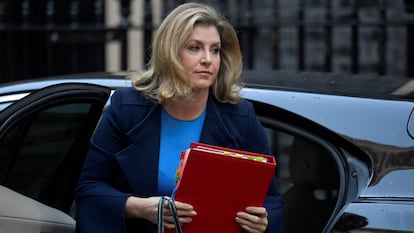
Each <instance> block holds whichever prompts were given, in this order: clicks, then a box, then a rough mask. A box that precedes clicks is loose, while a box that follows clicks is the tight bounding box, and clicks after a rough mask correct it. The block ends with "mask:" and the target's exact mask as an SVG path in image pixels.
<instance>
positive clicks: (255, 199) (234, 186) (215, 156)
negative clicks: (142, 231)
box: [165, 143, 276, 233]
mask: <svg viewBox="0 0 414 233" xmlns="http://www.w3.org/2000/svg"><path fill="white" fill-rule="evenodd" d="M181 166H182V167H181V171H178V173H179V176H180V177H179V180H178V183H177V187H176V191H175V195H174V196H175V197H174V198H175V200H176V201H181V202H185V203H189V204H191V205H193V206H194V209H195V211H196V212H197V216H195V217H193V218H192V220H193V221H192V222H191V223H189V224H184V225H183V226H182V229H183V232H184V233H221V232H225V233H236V232H237V233H241V232H243V231H242V229H241V228H240V227H239V225H238V224H237V223H236V222H235V217H236V213H237V212H238V211H243V210H245V208H246V207H247V206H263V203H264V200H265V198H266V195H267V192H268V188H269V185H270V182H271V180H272V177H273V175H274V171H275V168H276V160H275V158H274V157H273V156H270V155H263V154H257V153H251V152H247V151H240V150H234V149H228V148H223V147H218V146H211V145H207V144H201V143H192V144H191V146H190V149H189V150H187V151H185V152H183V154H182V164H181ZM165 232H170V233H171V232H174V230H172V231H171V230H165Z"/></svg>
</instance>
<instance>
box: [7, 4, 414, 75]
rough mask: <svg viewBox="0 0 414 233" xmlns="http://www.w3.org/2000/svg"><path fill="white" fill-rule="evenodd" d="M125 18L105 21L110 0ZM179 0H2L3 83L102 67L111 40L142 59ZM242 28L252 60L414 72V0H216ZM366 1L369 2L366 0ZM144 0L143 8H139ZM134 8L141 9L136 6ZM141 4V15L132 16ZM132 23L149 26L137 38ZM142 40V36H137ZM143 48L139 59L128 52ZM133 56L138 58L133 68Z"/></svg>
mask: <svg viewBox="0 0 414 233" xmlns="http://www.w3.org/2000/svg"><path fill="white" fill-rule="evenodd" d="M111 1H112V3H111V4H117V6H118V7H119V10H118V11H117V14H118V16H119V18H120V20H119V23H117V25H115V26H114V25H111V26H108V25H107V24H106V23H105V21H106V20H105V17H107V16H108V11H109V10H111V9H108V5H109V3H110V2H111ZM182 2H185V1H174V0H164V1H162V0H158V1H154V0H152V1H151V0H141V1H139V0H39V1H37V2H36V3H34V2H33V1H30V0H0V82H7V81H14V80H20V79H28V78H38V77H43V76H50V75H59V74H68V73H79V72H92V71H104V70H107V69H108V68H107V67H108V64H107V63H108V61H107V59H106V58H107V57H108V56H113V55H112V54H110V53H108V52H107V51H108V49H107V44H108V43H110V42H113V41H116V42H117V43H118V44H119V47H120V49H119V64H120V65H119V66H118V68H117V69H119V70H130V69H136V67H138V68H143V67H145V64H146V62H147V61H148V59H149V55H150V54H149V49H148V48H149V45H150V41H151V36H152V32H153V30H156V27H157V25H156V22H159V19H158V20H157V19H156V17H155V15H153V12H154V10H159V11H161V18H162V17H164V16H165V14H166V13H167V12H169V11H170V10H171V9H172V8H174V7H175V6H176V5H178V4H180V3H182ZM205 2H208V3H210V4H212V5H214V6H216V7H217V8H220V10H221V11H222V12H223V13H224V14H225V16H226V17H227V18H228V19H229V20H230V22H231V23H232V24H233V25H234V26H235V28H236V29H237V31H238V35H239V39H240V42H241V48H242V51H243V55H244V57H243V59H244V62H245V69H250V70H255V69H258V70H266V69H273V70H275V69H276V70H294V71H296V70H298V71H304V70H306V71H327V72H339V73H375V74H378V75H390V76H407V77H414V49H413V48H414V1H410V0H388V1H387V0H365V1H357V0H255V1H253V0H239V1H235V0H221V1H219V0H210V1H205ZM362 2H363V4H362ZM137 3H139V4H140V6H141V7H139V9H140V10H143V12H141V13H140V12H136V11H135V12H133V11H132V10H131V9H132V7H131V6H132V5H133V4H137ZM134 9H137V8H134ZM138 13H140V15H141V17H142V18H141V20H140V22H139V23H135V22H132V21H131V16H132V15H136V14H138ZM131 32H142V38H141V40H140V41H139V42H137V41H131V39H129V37H128V35H129V34H130V33H131ZM138 43H140V44H138ZM136 46H138V47H141V48H142V50H141V51H142V52H141V53H140V54H141V56H142V59H141V61H140V64H135V63H134V62H135V61H133V59H134V58H131V55H130V51H131V49H132V48H133V47H136ZM132 64H134V65H135V66H136V67H134V66H133V65H132Z"/></svg>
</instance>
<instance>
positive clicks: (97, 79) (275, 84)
mask: <svg viewBox="0 0 414 233" xmlns="http://www.w3.org/2000/svg"><path fill="white" fill-rule="evenodd" d="M130 74H131V72H94V73H81V74H69V75H60V76H52V77H47V78H40V79H32V80H21V81H17V82H9V83H4V84H1V85H0V96H1V95H4V94H10V93H19V92H27V91H29V92H30V91H32V90H36V89H39V88H42V87H45V86H49V85H53V84H57V83H62V82H84V83H95V84H100V85H105V86H108V87H112V88H117V87H123V86H130V85H131V84H130V80H129V79H127V77H128V76H129V75H130ZM241 80H242V82H243V83H244V84H245V86H246V87H251V88H259V89H277V90H286V91H297V92H309V93H320V94H329V95H341V96H354V97H365V98H373V99H402V100H414V79H410V78H404V77H400V76H395V77H394V76H380V75H376V74H345V73H324V72H308V71H307V72H296V71H279V70H262V71H253V70H245V71H243V72H242V75H241ZM29 83H30V85H28V84H29Z"/></svg>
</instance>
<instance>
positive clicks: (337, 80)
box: [242, 70, 414, 100]
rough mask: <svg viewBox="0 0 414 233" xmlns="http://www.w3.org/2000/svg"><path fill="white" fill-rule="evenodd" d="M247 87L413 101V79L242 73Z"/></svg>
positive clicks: (317, 74)
mask: <svg viewBox="0 0 414 233" xmlns="http://www.w3.org/2000/svg"><path fill="white" fill-rule="evenodd" d="M242 80H243V82H245V83H246V85H247V86H248V87H256V88H264V89H278V90H289V91H299V92H310V93H320V94H331V95H341V96H354V97H365V98H373V99H404V100H413V99H414V79H410V78H404V77H400V76H380V75H377V74H345V73H324V72H295V71H278V70H268V71H267V70H262V71H244V72H243V74H242Z"/></svg>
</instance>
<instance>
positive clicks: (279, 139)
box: [264, 121, 340, 232]
mask: <svg viewBox="0 0 414 233" xmlns="http://www.w3.org/2000/svg"><path fill="white" fill-rule="evenodd" d="M271 122H272V121H266V122H265V123H264V126H265V131H266V134H267V136H268V139H269V145H270V147H271V150H272V154H274V155H275V157H276V159H277V169H276V176H277V177H278V181H279V188H280V192H281V194H282V196H283V200H284V203H285V204H284V221H285V222H284V229H285V232H322V230H323V229H324V227H325V226H326V225H327V223H328V221H329V219H330V217H331V215H332V214H333V213H334V210H335V206H336V204H337V201H338V193H339V188H340V178H339V169H338V166H337V164H336V162H335V160H334V159H333V158H332V155H331V154H330V152H328V151H327V150H326V149H325V148H323V147H322V146H321V145H319V144H318V143H317V142H314V141H311V140H309V139H307V138H306V137H304V136H303V135H296V134H294V133H293V132H289V131H286V130H281V129H279V128H278V127H277V126H274V125H272V124H271ZM299 223H300V224H299Z"/></svg>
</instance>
